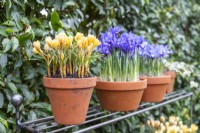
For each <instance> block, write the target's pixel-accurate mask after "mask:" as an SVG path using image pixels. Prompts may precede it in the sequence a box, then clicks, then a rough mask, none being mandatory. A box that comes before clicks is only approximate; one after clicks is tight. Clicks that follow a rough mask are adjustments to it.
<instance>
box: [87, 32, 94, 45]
mask: <svg viewBox="0 0 200 133" xmlns="http://www.w3.org/2000/svg"><path fill="white" fill-rule="evenodd" d="M87 38H88V42H89V44H91V43H93V42H94V40H95V36H94V35H90V34H89V35H88V37H87Z"/></svg>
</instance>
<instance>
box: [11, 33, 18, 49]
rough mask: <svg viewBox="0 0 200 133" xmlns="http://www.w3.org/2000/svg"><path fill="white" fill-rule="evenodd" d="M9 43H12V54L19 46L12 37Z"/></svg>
mask: <svg viewBox="0 0 200 133" xmlns="http://www.w3.org/2000/svg"><path fill="white" fill-rule="evenodd" d="M11 41H12V52H14V51H15V49H17V48H18V46H19V41H18V39H17V38H16V37H12V39H11Z"/></svg>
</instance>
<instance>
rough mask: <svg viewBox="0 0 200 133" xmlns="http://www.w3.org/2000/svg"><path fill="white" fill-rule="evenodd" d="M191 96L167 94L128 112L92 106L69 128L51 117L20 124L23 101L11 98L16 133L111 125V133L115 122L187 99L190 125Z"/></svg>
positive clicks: (79, 132) (84, 129)
mask: <svg viewBox="0 0 200 133" xmlns="http://www.w3.org/2000/svg"><path fill="white" fill-rule="evenodd" d="M192 95H193V93H187V92H185V91H181V92H173V93H171V94H167V95H166V96H165V98H164V100H163V101H162V102H160V103H141V105H140V107H139V108H138V109H137V110H135V111H130V112H109V111H106V110H103V109H101V108H100V106H93V107H90V108H89V110H88V113H87V117H86V121H85V122H83V123H82V124H80V125H69V126H64V125H59V124H57V123H56V122H55V121H54V117H53V116H50V117H46V118H41V119H37V120H32V121H27V122H21V121H20V120H19V107H20V105H21V103H22V101H23V100H22V97H21V96H20V95H15V96H13V97H12V104H13V105H14V106H15V108H16V133H19V131H20V128H23V129H24V130H26V131H29V132H32V133H45V132H46V133H58V132H67V131H68V132H74V133H84V132H88V131H91V130H94V129H97V128H100V127H103V126H106V125H111V131H112V132H114V128H113V126H114V123H115V122H117V121H121V120H124V119H126V118H129V117H132V116H135V115H138V114H140V113H144V112H146V111H150V110H153V109H156V108H158V109H160V111H161V110H162V109H161V107H162V106H164V105H166V104H170V103H173V102H176V101H178V100H181V99H185V98H188V97H190V122H191V123H192V111H193V103H192ZM75 128H76V130H75ZM77 128H78V129H77Z"/></svg>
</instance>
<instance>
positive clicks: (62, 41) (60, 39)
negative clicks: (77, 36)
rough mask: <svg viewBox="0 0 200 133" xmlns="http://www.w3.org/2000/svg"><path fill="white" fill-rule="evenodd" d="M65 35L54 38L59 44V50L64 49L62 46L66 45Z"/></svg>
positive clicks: (61, 34)
mask: <svg viewBox="0 0 200 133" xmlns="http://www.w3.org/2000/svg"><path fill="white" fill-rule="evenodd" d="M65 38H66V34H65V33H63V32H62V33H59V34H58V35H57V36H56V39H57V40H58V41H59V42H60V45H61V48H64V46H65V45H66V40H65Z"/></svg>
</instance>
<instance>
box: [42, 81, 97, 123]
mask: <svg viewBox="0 0 200 133" xmlns="http://www.w3.org/2000/svg"><path fill="white" fill-rule="evenodd" d="M43 82H44V86H45V88H46V89H47V93H48V97H49V100H50V104H51V108H52V111H53V115H54V120H55V121H56V122H57V123H59V124H62V125H74V124H80V123H82V122H84V121H85V118H86V115H87V111H88V106H89V102H90V98H91V95H92V91H93V87H94V86H95V85H96V78H94V77H92V78H77V79H76V78H48V77H44V78H43Z"/></svg>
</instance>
